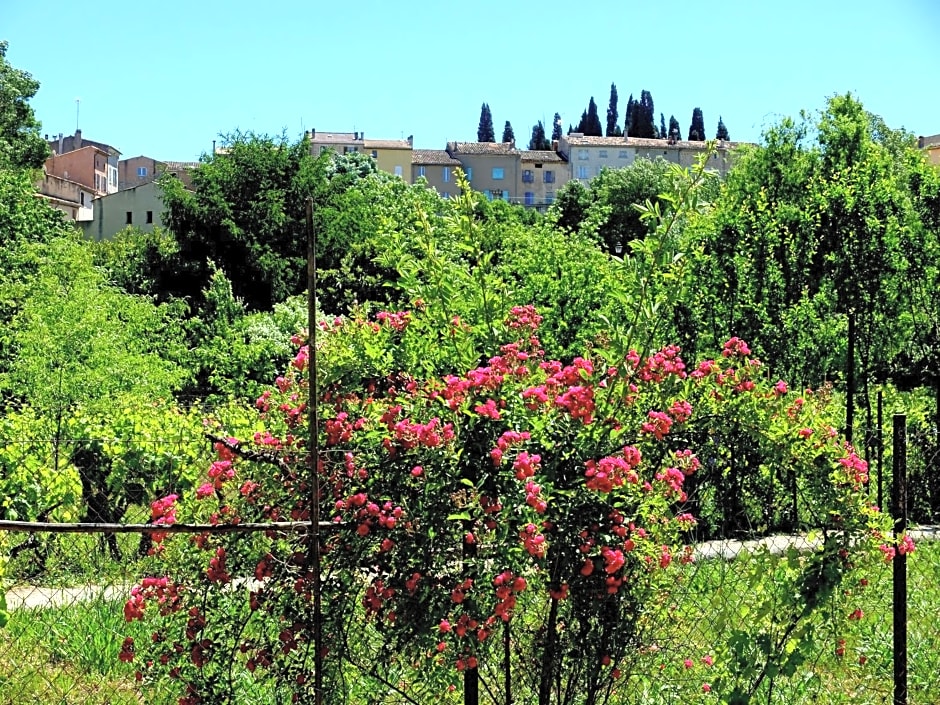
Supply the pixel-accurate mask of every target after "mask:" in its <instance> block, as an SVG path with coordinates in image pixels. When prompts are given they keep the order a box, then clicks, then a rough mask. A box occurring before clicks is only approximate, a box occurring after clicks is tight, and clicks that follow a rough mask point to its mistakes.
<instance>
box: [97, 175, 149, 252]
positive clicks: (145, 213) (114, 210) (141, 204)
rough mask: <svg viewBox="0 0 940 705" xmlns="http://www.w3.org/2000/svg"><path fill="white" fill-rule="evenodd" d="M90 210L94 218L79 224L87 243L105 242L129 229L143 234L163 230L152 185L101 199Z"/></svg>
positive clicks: (129, 189)
mask: <svg viewBox="0 0 940 705" xmlns="http://www.w3.org/2000/svg"><path fill="white" fill-rule="evenodd" d="M94 209H95V210H94V218H93V219H92V220H89V221H86V222H83V223H82V229H83V230H84V231H85V237H87V238H89V239H90V240H107V239H109V238H112V237H114V236H115V234H117V233H118V232H120V231H121V230H123V229H124V228H127V227H130V226H135V227H137V228H140V229H141V230H142V231H144V232H152V231H153V229H154V228H155V227H158V226H160V227H162V226H163V219H162V214H163V210H164V209H163V193H162V190H161V189H160V186H159V184H157V183H156V182H154V181H151V182H149V183H146V184H141V185H140V186H133V187H131V188H128V189H124V190H122V191H115V192H114V193H111V194H108V195H106V196H101V197H100V198H97V199H95V202H94Z"/></svg>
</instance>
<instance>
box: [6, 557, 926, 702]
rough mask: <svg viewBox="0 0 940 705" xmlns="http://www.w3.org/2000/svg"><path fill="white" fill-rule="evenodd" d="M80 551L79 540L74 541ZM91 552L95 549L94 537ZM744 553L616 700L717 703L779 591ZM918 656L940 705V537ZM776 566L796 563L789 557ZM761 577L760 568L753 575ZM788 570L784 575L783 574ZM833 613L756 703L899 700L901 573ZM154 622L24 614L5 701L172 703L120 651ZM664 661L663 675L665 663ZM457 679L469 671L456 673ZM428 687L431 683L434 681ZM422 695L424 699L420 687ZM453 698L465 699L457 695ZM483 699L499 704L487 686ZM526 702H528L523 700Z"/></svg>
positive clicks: (689, 591) (918, 575)
mask: <svg viewBox="0 0 940 705" xmlns="http://www.w3.org/2000/svg"><path fill="white" fill-rule="evenodd" d="M74 548H75V550H76V551H77V552H78V553H79V554H80V552H81V550H82V548H81V544H80V543H76V544H74ZM84 548H85V549H87V548H88V546H87V545H86V546H85V547H84ZM96 560H98V559H96V558H93V557H92V554H91V553H85V555H84V557H81V556H80V555H76V556H74V557H73V558H70V559H68V561H66V560H65V559H60V565H61V566H64V565H66V564H68V565H71V566H72V568H71V570H70V571H69V573H70V575H71V576H72V578H75V577H76V576H77V575H78V574H80V573H82V572H84V575H85V576H86V578H87V576H88V575H89V574H88V573H87V572H85V571H87V570H88V569H90V568H91V567H93V566H94V564H95V561H96ZM746 560H747V558H746V557H739V558H738V559H736V560H732V561H720V560H710V561H701V562H700V563H698V564H697V565H696V566H695V568H694V570H693V571H692V572H690V573H689V575H688V579H687V581H686V582H685V583H684V584H683V585H682V586H681V587H680V589H677V590H676V591H674V592H673V593H672V594H668V595H664V596H663V600H664V604H665V603H668V605H667V607H668V610H669V613H670V614H671V615H672V619H671V620H670V622H669V623H668V624H665V625H664V624H659V625H656V626H650V630H651V631H650V633H649V635H648V639H649V641H648V643H652V642H655V643H657V646H658V649H657V652H656V654H655V658H654V657H650V656H647V657H646V658H645V659H644V660H645V661H648V663H640V662H639V661H638V662H637V664H636V665H637V666H638V667H639V666H643V668H642V669H641V670H640V671H638V672H636V675H634V676H632V677H630V676H627V677H625V678H624V679H623V681H622V684H621V685H620V686H618V687H619V690H618V692H617V693H616V694H615V696H614V698H613V699H612V703H615V704H616V705H629V704H632V703H640V702H642V703H671V702H676V701H677V698H678V697H679V695H680V693H682V694H683V699H684V701H686V702H694V701H696V700H701V701H703V702H709V701H710V702H714V699H713V698H711V699H710V696H706V695H703V694H702V693H701V692H700V687H701V683H702V682H706V680H707V679H708V678H709V675H710V674H709V672H708V671H707V669H706V668H705V667H704V666H702V665H701V664H700V657H701V656H702V655H704V654H707V653H713V652H714V650H715V645H716V644H717V643H719V642H720V640H722V639H724V638H726V636H727V632H728V630H730V629H735V628H738V629H742V628H744V627H745V626H746V625H747V624H748V623H749V620H753V619H754V618H755V617H756V615H755V614H754V613H753V612H752V610H753V609H754V608H755V607H754V606H755V605H756V604H757V595H759V594H763V595H766V594H768V593H769V592H772V591H773V590H774V589H776V588H775V585H776V584H777V583H776V582H775V580H774V577H775V576H774V574H773V573H772V572H766V573H762V574H759V577H758V578H752V579H750V580H748V581H746V582H742V579H741V576H744V575H747V574H748V572H749V571H747V570H745V569H744V566H743V565H742V563H741V562H742V561H746ZM908 566H909V568H908V574H909V578H908V581H909V599H908V623H909V637H908V652H909V679H908V683H909V702H910V703H911V705H930V704H933V703H937V702H940V620H938V619H937V606H938V605H940V542H938V543H932V542H922V543H921V544H919V545H918V548H917V551H916V552H915V553H914V554H913V555H912V556H911V557H910V558H909V561H908ZM775 570H779V571H783V570H786V561H781V562H780V563H779V564H778V565H777V567H776V568H775ZM750 572H751V573H753V571H750ZM126 577H127V573H126V571H121V572H117V571H114V570H113V568H112V569H111V570H109V571H105V572H103V573H98V574H97V578H98V583H99V584H104V583H105V582H107V581H106V580H105V578H108V579H116V578H119V579H121V580H124V579H126ZM778 577H779V576H778ZM847 587H848V592H847V593H846V592H842V593H840V594H839V595H837V596H836V597H835V598H834V599H833V600H832V601H831V603H830V604H828V605H827V607H826V609H828V610H831V611H834V612H836V613H842V612H844V613H845V614H848V613H849V612H851V611H853V610H855V609H860V610H862V612H863V613H864V616H863V617H862V619H860V620H856V621H852V622H849V623H848V626H847V628H846V629H844V630H843V631H842V632H840V633H832V632H823V633H822V634H820V636H819V638H818V639H817V642H816V643H815V644H814V650H813V652H812V653H811V654H810V655H809V658H808V659H807V661H806V663H804V664H803V665H802V666H801V667H800V669H799V671H798V672H797V674H796V675H795V676H794V677H792V678H783V677H778V678H775V679H769V680H768V681H767V682H765V684H764V686H762V688H761V689H760V690H759V691H758V697H757V698H755V700H754V702H759V703H762V704H763V703H766V704H768V705H772V704H773V705H776V704H778V703H779V704H780V705H783V704H784V703H786V704H787V705H789V704H791V703H816V704H818V705H849V703H851V704H852V705H868V704H871V705H876V704H880V703H890V702H891V701H892V693H893V690H892V688H893V685H892V672H893V658H892V657H893V644H892V613H891V592H892V583H891V569H890V567H889V566H882V567H881V569H880V570H878V571H876V572H875V573H874V574H873V575H871V577H870V584H869V585H868V586H867V587H864V588H861V587H860V586H847ZM147 634H148V629H147V625H146V624H143V623H140V622H136V623H133V624H130V625H128V624H125V623H124V620H123V615H122V603H121V602H120V601H109V600H106V599H101V598H97V599H92V600H88V601H83V602H79V603H75V604H72V605H65V606H60V607H53V608H40V609H23V610H16V611H14V612H13V613H12V614H11V618H10V622H9V624H8V625H7V627H6V628H5V629H0V705H19V704H21V703H41V704H42V705H46V704H47V703H49V704H52V705H58V704H62V705H65V704H68V705H92V704H94V705H104V704H105V703H108V704H112V705H125V704H127V705H131V704H133V705H142V704H144V703H149V704H153V705H164V703H170V702H174V699H173V698H172V697H171V695H170V694H169V692H168V691H160V689H158V688H152V687H148V688H147V692H141V690H140V689H139V688H138V684H137V683H136V682H135V680H134V670H135V669H134V666H133V665H129V664H123V663H121V662H120V661H119V660H118V658H117V655H118V652H119V650H120V645H121V641H122V639H123V638H124V636H126V635H132V636H135V638H138V639H147ZM839 639H844V640H845V652H844V654H843V655H841V656H839V655H837V653H836V646H837V644H838V642H839ZM684 658H692V659H693V660H694V661H695V665H694V667H693V669H691V670H690V671H688V672H685V671H684V669H682V668H681V667H680V665H679V664H681V662H682V660H683V659H684ZM660 663H664V664H666V667H664V668H665V670H663V671H662V672H661V673H657V666H658V664H660ZM498 666H499V664H495V663H494V664H485V668H484V670H483V673H484V676H485V677H486V678H488V679H490V680H492V681H494V682H498V680H499V679H500V677H501V676H500V674H499V668H498ZM387 672H388V673H389V674H394V676H395V681H396V682H398V681H399V680H400V681H404V682H412V683H413V684H412V685H411V687H410V688H409V692H414V693H416V695H415V698H416V699H417V700H418V701H419V702H432V701H434V702H440V701H442V699H441V693H440V692H439V691H438V693H437V695H436V696H435V694H434V693H432V692H429V689H428V688H426V687H423V686H422V685H421V684H420V683H418V682H415V679H414V676H413V674H412V673H410V672H409V670H408V669H407V667H403V666H402V665H401V664H399V665H397V666H390V667H389V669H388V671H387ZM454 682H455V684H457V685H459V679H458V678H456V677H455V678H454ZM425 685H429V684H425ZM238 689H239V691H240V692H239V696H238V697H237V699H236V702H246V703H248V702H250V703H253V704H254V703H258V704H259V705H264V704H265V703H269V702H270V703H274V702H277V698H276V697H275V696H274V694H273V692H272V691H271V690H270V689H269V688H267V687H265V686H264V685H259V684H257V683H252V682H251V681H250V680H249V679H248V678H247V677H246V678H244V679H239V685H238ZM418 694H420V695H418ZM345 696H346V702H351V703H396V702H401V701H402V699H401V698H400V696H398V695H397V694H395V693H394V691H393V690H392V689H390V688H385V687H383V686H382V685H381V684H380V683H379V682H378V681H376V680H373V679H370V678H368V677H367V676H366V675H364V674H363V673H357V672H356V671H355V670H354V669H350V672H349V676H348V679H347V683H346V693H345ZM445 699H453V700H454V701H455V702H459V693H452V694H449V695H448V697H447V698H445ZM481 702H489V699H488V698H486V696H485V694H484V695H482V697H481ZM519 702H521V700H519Z"/></svg>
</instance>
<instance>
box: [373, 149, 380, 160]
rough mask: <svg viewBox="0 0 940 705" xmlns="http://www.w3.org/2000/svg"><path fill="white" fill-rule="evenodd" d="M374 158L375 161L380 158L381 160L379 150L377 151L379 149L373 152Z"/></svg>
mask: <svg viewBox="0 0 940 705" xmlns="http://www.w3.org/2000/svg"><path fill="white" fill-rule="evenodd" d="M372 158H373V159H378V158H379V150H377V149H373V150H372Z"/></svg>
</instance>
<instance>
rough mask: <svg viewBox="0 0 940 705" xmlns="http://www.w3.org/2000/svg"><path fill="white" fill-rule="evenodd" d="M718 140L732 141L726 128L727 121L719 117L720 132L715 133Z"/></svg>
mask: <svg viewBox="0 0 940 705" xmlns="http://www.w3.org/2000/svg"><path fill="white" fill-rule="evenodd" d="M715 139H716V140H730V139H731V137H730V136H729V135H728V128H727V127H725V121H724V120H723V119H722V118H721V116H720V115H719V116H718V131H717V132H716V133H715Z"/></svg>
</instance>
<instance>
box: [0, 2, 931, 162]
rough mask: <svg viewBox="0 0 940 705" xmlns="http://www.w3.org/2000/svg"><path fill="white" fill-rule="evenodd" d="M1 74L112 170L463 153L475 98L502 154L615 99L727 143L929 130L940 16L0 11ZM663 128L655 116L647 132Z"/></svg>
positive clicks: (604, 7) (915, 10)
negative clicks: (274, 158) (399, 142)
mask: <svg viewBox="0 0 940 705" xmlns="http://www.w3.org/2000/svg"><path fill="white" fill-rule="evenodd" d="M0 39H6V40H7V41H8V42H9V44H10V46H9V50H8V53H7V59H8V60H9V61H10V63H12V64H13V65H14V66H15V67H17V68H20V69H24V70H26V71H29V72H30V73H32V74H33V76H35V77H36V78H37V79H38V80H39V81H40V82H41V87H40V90H39V93H38V94H37V96H36V97H35V98H34V99H33V101H32V105H33V107H34V109H35V111H36V114H37V116H38V117H39V119H40V120H41V121H42V123H43V132H44V133H48V134H50V135H53V134H57V133H59V132H63V133H66V134H68V133H71V132H73V131H74V130H75V126H76V98H79V99H80V102H79V103H78V108H79V109H78V124H79V126H80V127H81V129H82V133H83V134H84V135H85V136H86V137H88V138H90V139H94V140H98V141H100V142H106V143H108V144H111V145H113V146H115V147H117V148H118V149H119V150H121V152H122V153H123V155H124V156H125V157H131V156H137V155H139V154H144V155H147V156H151V157H155V158H158V159H165V160H195V159H197V158H198V157H199V155H200V154H202V153H203V152H208V151H210V150H211V148H212V141H213V140H214V139H218V137H219V135H220V134H222V133H231V132H233V131H234V130H237V129H240V130H251V131H255V132H259V133H265V134H273V135H276V134H280V133H281V132H282V131H286V133H287V134H288V136H289V137H291V138H296V137H299V136H300V134H301V132H302V130H303V129H310V128H316V129H318V130H324V131H349V132H352V131H364V132H365V133H366V136H367V137H374V138H401V137H407V136H408V135H414V139H415V146H416V147H421V148H427V149H443V148H444V145H445V142H446V141H447V140H474V139H476V128H477V122H478V120H479V116H480V106H481V104H482V103H483V102H487V103H488V104H489V106H490V108H491V110H492V113H493V119H494V122H495V124H496V130H497V137H499V136H500V135H501V133H502V127H503V124H504V122H505V121H506V120H509V121H511V123H512V125H513V128H514V130H515V133H516V139H517V142H520V143H525V142H528V138H529V136H530V135H531V130H532V125H533V124H534V123H535V122H536V121H537V120H540V119H544V120H545V121H546V124H549V123H550V122H551V119H552V116H553V115H554V113H555V112H556V111H557V112H560V113H561V115H562V121H563V124H564V127H565V129H566V130H567V126H568V124H569V123H575V124H576V123H577V121H578V119H579V118H580V115H581V112H582V111H583V110H584V109H585V108H586V106H587V103H588V100H589V98H590V97H591V96H594V99H595V101H596V102H597V104H598V107H599V109H600V112H601V115H602V121H603V120H604V117H603V116H604V114H605V113H606V109H607V102H608V98H609V94H610V84H611V82H614V83H616V84H617V89H618V92H619V94H620V114H621V118H620V122H621V124H622V121H623V113H624V109H625V107H626V101H627V97H628V95H629V94H630V93H633V94H634V96H636V97H639V94H640V91H641V90H643V89H646V90H649V91H650V92H651V93H652V96H653V100H654V104H655V109H656V113H657V115H658V113H659V112H663V113H665V117H666V120H667V121H668V119H669V116H670V115H671V114H674V115H675V116H676V118H677V119H678V120H679V123H680V125H681V126H682V131H683V136H684V135H685V133H686V132H687V130H688V126H689V122H690V120H691V116H692V110H693V108H694V107H696V106H699V107H701V108H702V110H703V112H704V116H705V124H706V127H707V129H708V133H709V136H713V135H714V130H715V127H716V125H717V122H718V117H719V115H721V116H722V117H723V118H724V121H725V124H726V125H727V127H728V129H729V131H730V133H731V138H732V139H735V140H749V141H756V140H758V139H759V137H760V134H761V131H762V129H763V128H764V127H766V126H768V125H770V124H773V123H774V122H776V121H778V120H779V119H780V118H781V117H783V116H786V115H796V114H798V113H799V111H800V110H801V109H806V110H810V111H813V110H818V109H819V108H821V107H822V106H823V104H824V102H825V99H826V97H827V96H829V95H832V94H834V93H837V92H838V93H844V92H846V91H852V92H853V93H855V94H856V95H857V96H858V97H859V98H860V99H861V100H862V102H863V103H864V105H865V107H866V108H867V109H869V110H870V111H872V112H874V113H877V114H879V115H881V116H882V117H883V118H884V119H885V120H886V121H887V123H888V124H889V125H890V126H891V127H904V128H906V129H908V130H910V131H911V132H914V133H916V134H935V133H940V3H937V2H935V1H934V0H891V1H885V2H873V1H872V0H856V1H855V2H843V1H841V0H840V1H829V0H814V1H809V0H788V1H787V2H761V1H760V0H750V1H745V0H741V1H739V2H721V1H718V0H713V1H711V2H709V0H698V1H696V2H685V1H684V0H683V1H680V0H672V2H644V3H637V2H629V0H628V1H624V0H621V1H620V2H606V1H604V0H595V1H594V2H584V3H578V2H571V1H570V0H568V1H567V2H561V1H560V0H542V1H540V2H526V3H521V2H513V1H512V0H502V1H501V2H494V1H492V0H473V1H472V2H471V1H467V0H465V1H464V2H453V1H452V0H425V1H424V2H413V1H410V0H397V1H394V0H355V1H353V2H326V1H325V0H306V1H296V2H295V1H293V0H272V1H270V2H267V3H258V2H247V1H246V0H225V2H220V1H217V0H188V1H186V2H183V1H182V0H160V1H159V2H139V1H138V2H134V1H133V0H97V1H96V2H94V3H90V4H76V3H75V2H64V1H63V0H0ZM657 119H658V118H657Z"/></svg>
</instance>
